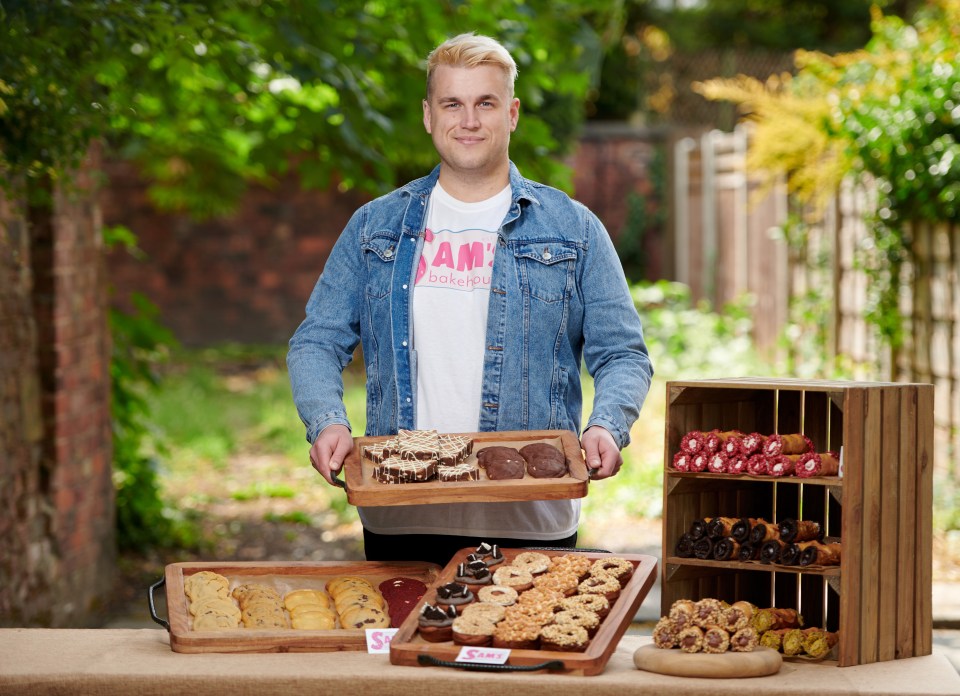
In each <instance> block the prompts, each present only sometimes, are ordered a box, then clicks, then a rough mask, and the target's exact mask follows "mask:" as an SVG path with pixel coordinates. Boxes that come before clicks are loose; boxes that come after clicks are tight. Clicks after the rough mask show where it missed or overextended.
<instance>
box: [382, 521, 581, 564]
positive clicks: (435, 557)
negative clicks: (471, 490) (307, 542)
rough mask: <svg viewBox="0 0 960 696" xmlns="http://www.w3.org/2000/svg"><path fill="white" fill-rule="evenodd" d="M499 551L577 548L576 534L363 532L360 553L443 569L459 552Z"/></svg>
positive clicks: (384, 559)
mask: <svg viewBox="0 0 960 696" xmlns="http://www.w3.org/2000/svg"><path fill="white" fill-rule="evenodd" d="M483 542H487V543H488V544H497V545H498V546H500V547H502V548H507V549H518V548H541V549H542V548H550V549H554V548H564V549H573V548H575V547H576V545H577V533H576V532H574V533H573V534H572V535H570V536H568V537H566V538H564V539H550V540H549V541H543V540H542V539H536V540H531V539H490V538H486V537H471V536H451V535H447V534H374V533H373V532H371V531H369V530H367V529H364V530H363V550H364V553H365V554H366V557H367V560H368V561H421V562H425V563H436V564H437V565H439V566H441V567H444V566H446V565H447V563H449V562H450V559H451V558H453V556H454V555H455V554H456V553H457V551H459V550H460V549H470V551H473V550H474V549H476V548H477V547H478V546H480V544H481V543H483Z"/></svg>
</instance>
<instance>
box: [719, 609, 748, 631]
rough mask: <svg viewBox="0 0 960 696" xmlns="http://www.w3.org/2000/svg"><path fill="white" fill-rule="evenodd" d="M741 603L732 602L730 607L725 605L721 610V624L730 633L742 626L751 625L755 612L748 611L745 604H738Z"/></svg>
mask: <svg viewBox="0 0 960 696" xmlns="http://www.w3.org/2000/svg"><path fill="white" fill-rule="evenodd" d="M739 604H740V603H735V604H731V605H730V606H729V607H724V609H723V610H722V611H721V612H720V626H721V627H722V628H724V629H725V630H727V631H729V632H730V633H736V632H737V631H739V630H740V629H741V628H746V627H747V626H748V625H750V617H751V616H752V615H753V612H752V611H751V612H750V613H747V611H745V610H744V607H743V606H738V605H739Z"/></svg>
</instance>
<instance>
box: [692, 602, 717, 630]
mask: <svg viewBox="0 0 960 696" xmlns="http://www.w3.org/2000/svg"><path fill="white" fill-rule="evenodd" d="M722 611H723V604H722V603H721V602H720V600H719V599H713V598H712V597H705V598H703V599H701V600H700V601H698V602H697V603H696V605H695V606H694V609H693V623H695V624H696V625H697V626H699V627H700V628H707V627H708V626H716V625H718V624H719V623H720V614H721V612H722Z"/></svg>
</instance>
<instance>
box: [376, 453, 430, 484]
mask: <svg viewBox="0 0 960 696" xmlns="http://www.w3.org/2000/svg"><path fill="white" fill-rule="evenodd" d="M373 475H374V477H375V478H376V479H377V481H379V482H380V483H420V482H423V481H428V480H430V479H432V478H433V477H434V476H436V475H437V462H436V461H422V460H419V459H400V458H399V457H387V458H386V459H384V460H383V461H382V462H381V463H380V464H377V465H376V466H375V467H374V468H373Z"/></svg>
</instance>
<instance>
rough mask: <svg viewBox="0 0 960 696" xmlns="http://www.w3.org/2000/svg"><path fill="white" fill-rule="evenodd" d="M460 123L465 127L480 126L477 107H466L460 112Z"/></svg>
mask: <svg viewBox="0 0 960 696" xmlns="http://www.w3.org/2000/svg"><path fill="white" fill-rule="evenodd" d="M460 125H461V126H462V127H463V128H477V127H479V126H480V118H479V114H478V112H477V109H476V108H475V107H472V106H467V107H464V109H463V111H462V112H461V114H460Z"/></svg>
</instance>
